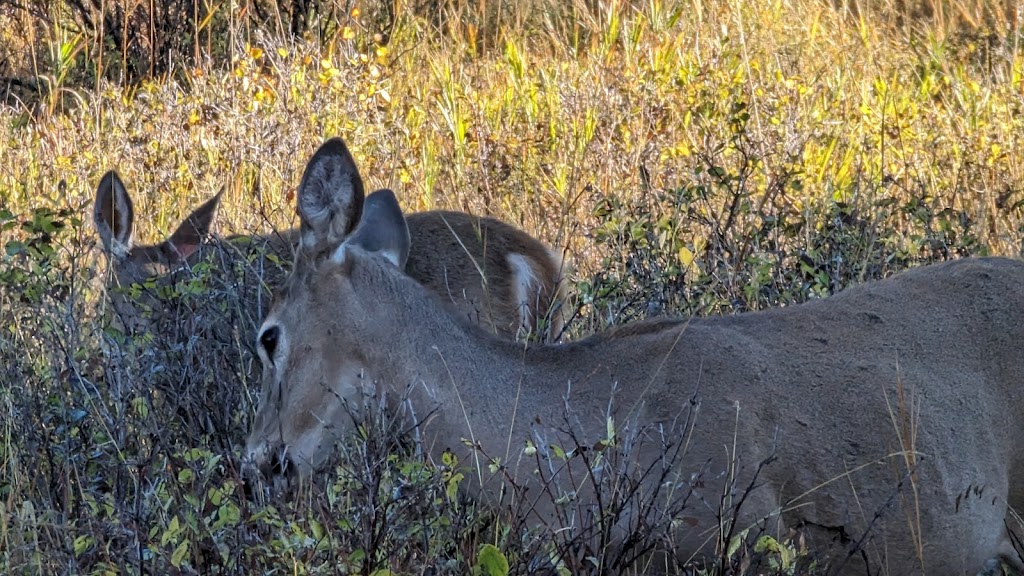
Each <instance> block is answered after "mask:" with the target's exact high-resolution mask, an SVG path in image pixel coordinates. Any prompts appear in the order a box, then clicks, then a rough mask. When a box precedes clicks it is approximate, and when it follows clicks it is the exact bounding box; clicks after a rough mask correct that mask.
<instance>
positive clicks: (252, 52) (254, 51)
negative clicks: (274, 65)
mask: <svg viewBox="0 0 1024 576" xmlns="http://www.w3.org/2000/svg"><path fill="white" fill-rule="evenodd" d="M249 57H250V58H252V59H253V60H259V59H260V58H262V57H263V49H262V48H257V47H255V46H254V47H252V48H249Z"/></svg>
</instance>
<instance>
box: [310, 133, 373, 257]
mask: <svg viewBox="0 0 1024 576" xmlns="http://www.w3.org/2000/svg"><path fill="white" fill-rule="evenodd" d="M363 196H364V192H363V179H362V178H361V177H360V176H359V170H358V169H357V168H356V163H355V160H354V159H353V158H352V154H350V153H349V151H348V148H347V147H346V146H345V142H344V141H342V139H341V138H331V139H330V140H328V141H326V142H324V143H323V145H322V146H320V148H319V149H318V150H317V151H316V153H315V154H313V157H312V158H310V160H309V164H307V165H306V170H305V172H303V174H302V182H301V183H300V184H299V190H298V212H299V221H300V223H301V224H300V230H301V237H300V241H299V244H300V246H301V247H302V248H303V249H305V250H316V249H319V248H321V247H333V246H337V245H339V244H341V242H343V241H344V240H345V238H346V237H347V236H348V235H349V234H350V233H351V232H352V230H353V229H354V228H355V227H356V224H357V223H358V222H359V218H360V217H361V216H362V212H363Z"/></svg>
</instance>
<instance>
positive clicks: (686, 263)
mask: <svg viewBox="0 0 1024 576" xmlns="http://www.w3.org/2000/svg"><path fill="white" fill-rule="evenodd" d="M678 256H679V263H680V264H682V265H683V268H689V267H690V266H691V265H692V264H693V252H691V251H690V249H689V248H687V247H686V246H680V247H679V254H678Z"/></svg>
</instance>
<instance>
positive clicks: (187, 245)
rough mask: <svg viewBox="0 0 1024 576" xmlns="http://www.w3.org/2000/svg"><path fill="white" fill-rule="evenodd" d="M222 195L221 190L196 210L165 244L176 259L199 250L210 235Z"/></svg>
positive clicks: (186, 256)
mask: <svg viewBox="0 0 1024 576" xmlns="http://www.w3.org/2000/svg"><path fill="white" fill-rule="evenodd" d="M223 193H224V191H223V190H221V191H220V192H218V193H217V195H216V196H214V197H213V198H211V199H209V200H207V201H206V202H205V203H203V205H202V206H200V207H199V208H196V209H195V210H194V211H193V212H192V213H191V214H189V216H188V218H186V219H185V221H184V222H182V223H181V226H178V229H177V230H175V231H174V234H172V235H171V237H170V239H169V240H168V241H167V242H168V243H169V244H170V246H171V248H172V249H173V252H174V255H175V256H176V257H178V258H180V259H181V260H185V259H186V258H188V257H189V256H191V255H192V254H194V253H195V252H196V250H199V246H200V245H201V244H202V243H203V239H205V238H206V235H207V234H209V233H210V226H212V225H213V216H214V214H216V213H217V205H218V204H219V203H220V196H221V194H223Z"/></svg>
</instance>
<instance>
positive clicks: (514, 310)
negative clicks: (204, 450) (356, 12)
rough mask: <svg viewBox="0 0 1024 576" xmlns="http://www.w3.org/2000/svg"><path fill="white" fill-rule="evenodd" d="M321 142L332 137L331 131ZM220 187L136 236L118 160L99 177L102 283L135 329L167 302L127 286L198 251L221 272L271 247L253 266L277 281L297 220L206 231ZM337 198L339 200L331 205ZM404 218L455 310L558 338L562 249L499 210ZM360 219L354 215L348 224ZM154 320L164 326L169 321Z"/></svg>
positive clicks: (419, 264) (166, 272)
mask: <svg viewBox="0 0 1024 576" xmlns="http://www.w3.org/2000/svg"><path fill="white" fill-rule="evenodd" d="M325 145H331V141H328V143H327V144H325ZM346 153H347V152H346ZM350 174H351V177H352V178H353V189H354V190H357V191H358V193H357V194H355V195H353V196H352V198H350V199H349V201H350V202H351V205H346V206H345V207H344V208H345V209H346V210H351V211H353V212H354V213H355V214H356V215H358V213H359V212H360V211H361V209H362V202H363V195H364V194H363V182H362V179H361V178H360V176H359V173H358V171H357V170H356V168H355V164H354V161H353V162H352V165H351V173H350ZM221 195H222V194H221V193H218V194H217V195H216V196H214V197H213V198H211V199H210V200H208V201H206V202H205V203H203V204H202V205H201V206H199V207H198V208H196V209H195V210H194V211H193V212H192V213H191V214H190V215H189V216H188V217H187V218H186V219H185V220H184V221H183V222H182V223H181V224H180V225H179V226H178V228H177V229H176V230H175V231H174V233H173V234H171V235H170V237H168V238H167V239H165V240H164V241H162V242H159V243H156V244H151V245H139V246H135V245H133V243H132V235H133V226H134V215H135V213H134V208H133V203H132V200H131V197H130V196H129V194H128V192H127V189H126V187H125V185H124V183H123V181H122V180H121V178H120V176H119V175H118V173H117V172H116V171H114V170H111V171H109V172H107V173H106V174H105V175H104V176H103V177H102V178H101V179H100V182H99V186H98V188H97V190H96V200H95V205H94V210H93V222H94V224H95V228H96V230H97V232H98V234H99V237H100V240H101V241H102V245H103V252H104V254H105V255H106V257H107V260H108V262H109V263H110V264H111V268H112V269H113V274H111V275H110V278H109V281H108V288H112V289H111V290H108V292H109V293H110V294H111V296H112V298H111V300H112V304H113V307H114V310H115V311H116V313H117V316H118V317H119V318H120V320H121V322H122V323H123V325H124V326H125V327H126V329H127V330H128V331H130V332H132V333H138V332H141V331H142V330H144V329H146V328H148V327H150V326H152V324H153V323H152V322H151V318H152V317H153V316H159V315H160V313H161V308H162V304H163V303H162V302H161V301H160V299H159V298H157V297H155V296H154V294H153V293H154V292H155V290H153V289H152V288H150V289H148V290H143V291H142V294H135V295H134V296H131V295H129V293H130V291H129V290H127V289H128V288H129V287H131V286H133V285H135V286H141V285H144V284H145V283H146V281H147V280H149V279H157V280H163V281H162V282H157V283H156V285H160V284H166V283H167V281H166V277H168V276H170V275H171V273H172V272H173V271H180V270H182V269H187V268H190V267H191V266H194V265H195V264H196V263H198V262H200V261H202V252H203V251H207V252H209V251H214V252H216V258H217V259H218V262H217V264H216V266H215V271H216V272H217V273H218V274H223V273H225V272H226V271H227V270H229V269H230V268H231V266H232V264H243V265H244V266H245V267H247V268H252V267H253V266H254V260H256V259H255V258H254V257H253V256H254V254H263V253H269V254H271V255H272V258H271V259H270V260H269V261H268V260H266V259H262V258H260V259H258V266H257V268H258V269H257V270H250V271H252V272H255V273H256V274H257V277H258V278H257V282H255V285H256V287H257V288H260V287H262V288H266V289H267V290H270V291H272V289H273V288H274V287H276V286H277V285H278V284H280V283H281V282H283V280H284V277H285V274H286V271H287V263H289V262H291V260H292V258H293V253H294V246H295V245H296V244H297V242H298V238H299V234H300V230H297V229H292V230H286V231H283V232H274V233H272V234H269V235H266V236H259V235H251V236H243V235H235V236H230V237H228V238H226V239H219V238H218V239H215V240H214V241H212V242H211V241H207V239H208V237H209V234H210V228H211V225H212V222H213V218H214V215H215V213H216V210H217V206H218V204H219V202H220V198H221ZM339 208H342V207H331V208H330V209H339ZM299 210H300V211H301V210H302V207H301V206H300V207H299ZM408 222H409V229H410V231H411V234H412V235H413V236H414V237H415V238H416V240H417V249H416V250H414V251H412V252H411V253H410V255H409V263H408V266H407V268H406V273H408V274H409V275H410V276H411V277H412V278H414V279H415V280H416V281H418V282H420V283H422V284H424V285H425V286H428V287H429V288H430V289H432V290H434V291H435V292H437V293H438V294H441V295H442V297H443V298H444V299H445V300H446V301H447V302H448V303H449V304H450V305H452V306H453V307H454V308H455V309H457V310H459V312H460V313H461V314H464V315H466V316H467V317H468V318H471V319H473V320H474V321H476V322H479V323H480V324H482V325H484V326H486V327H487V329H489V330H491V331H493V332H494V333H496V334H499V335H502V336H503V337H506V338H511V339H515V338H520V339H523V338H530V337H534V338H540V339H545V340H557V339H558V338H560V336H561V334H562V331H563V328H564V324H565V319H566V318H565V310H564V308H563V303H564V302H565V299H566V297H567V290H568V288H567V283H566V281H565V277H566V273H567V268H566V263H565V262H563V259H562V257H561V255H560V254H559V253H557V252H556V251H554V250H552V249H551V248H549V247H548V246H546V245H545V244H544V243H543V242H541V241H540V240H537V239H536V238H534V237H532V236H530V235H529V234H527V233H526V232H524V231H522V230H520V229H518V228H516V227H514V226H512V225H510V224H507V223H505V222H503V221H501V220H498V219H496V218H490V217H478V216H473V215H470V214H467V213H464V212H455V211H447V210H431V211H426V212H418V213H415V214H411V215H410V217H409V219H408ZM357 223H358V216H357V217H356V218H354V219H353V221H352V222H351V223H350V224H351V226H355V224H357ZM349 232H351V230H350V229H340V230H335V231H334V233H336V234H340V235H341V237H343V236H344V235H345V234H347V233H349ZM261 292H262V291H259V290H257V291H255V293H253V291H252V290H250V294H248V295H247V296H246V299H247V300H254V301H255V300H257V299H259V296H260V294H261ZM140 308H142V309H141V310H140ZM265 308H266V305H265V304H263V305H258V304H257V303H256V302H253V304H252V309H253V314H254V315H255V317H256V318H261V317H262V316H263V313H264V312H265ZM174 320H176V319H175V318H172V319H171V321H174ZM158 324H159V325H161V326H165V325H166V324H167V322H166V321H164V322H159V323H158ZM254 329H255V324H254V325H253V330H254ZM248 333H252V330H250V331H249V332H248Z"/></svg>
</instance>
